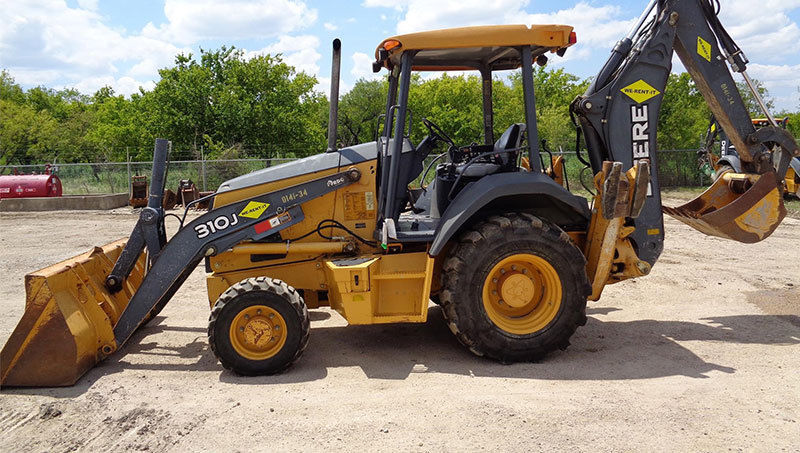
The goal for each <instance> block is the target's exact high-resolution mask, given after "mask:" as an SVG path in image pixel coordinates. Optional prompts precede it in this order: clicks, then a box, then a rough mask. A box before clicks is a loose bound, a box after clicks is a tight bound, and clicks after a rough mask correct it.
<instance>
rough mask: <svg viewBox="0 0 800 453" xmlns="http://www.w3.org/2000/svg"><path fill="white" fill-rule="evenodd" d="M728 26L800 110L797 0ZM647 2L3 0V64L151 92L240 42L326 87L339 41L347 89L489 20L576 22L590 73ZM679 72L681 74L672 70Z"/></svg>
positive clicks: (733, 8)
mask: <svg viewBox="0 0 800 453" xmlns="http://www.w3.org/2000/svg"><path fill="white" fill-rule="evenodd" d="M722 3H723V6H722V21H723V23H724V24H725V25H726V27H727V28H728V30H729V32H730V33H731V34H732V35H733V37H734V38H735V39H736V40H737V41H738V42H739V44H740V45H741V46H742V47H743V48H744V50H745V52H746V53H747V55H748V56H749V57H750V60H751V62H753V64H751V66H750V73H751V76H753V77H755V78H758V79H759V80H762V81H763V82H764V83H765V84H766V86H767V88H768V89H769V90H770V92H771V94H772V97H773V99H774V100H775V104H776V107H777V108H778V109H790V110H796V109H798V108H800V92H798V86H800V77H798V76H797V74H798V71H800V27H798V21H800V0H762V1H759V2H758V5H759V7H758V8H753V4H754V2H752V0H722ZM645 4H646V1H645V0H636V1H634V0H624V1H623V0H608V1H606V0H584V1H574V0H565V1H559V2H552V1H536V0H493V1H491V2H487V1H486V0H438V1H431V0H394V1H387V0H356V1H339V2H332V1H327V2H326V1H316V0H234V1H223V0H138V1H130V0H127V1H126V0H66V1H65V0H24V1H19V0H0V24H3V27H2V28H0V68H5V69H7V70H9V71H10V73H11V75H12V76H13V77H14V78H15V79H16V80H17V82H18V83H20V84H22V85H23V86H25V87H32V86H36V85H46V86H51V87H57V88H60V87H76V88H78V89H79V90H81V91H82V92H85V93H92V92H94V91H95V90H96V89H97V88H99V87H101V86H104V85H111V86H112V87H114V88H115V90H116V91H117V92H118V93H124V94H128V93H131V92H135V91H136V90H137V89H138V87H139V86H143V87H145V88H146V89H147V88H150V87H152V86H153V84H154V82H155V81H157V80H158V74H157V69H158V68H161V67H164V66H168V65H170V64H171V62H172V61H173V59H174V56H175V54H176V53H178V52H193V53H195V54H197V52H198V49H199V48H201V47H202V48H207V49H211V48H217V47H219V46H221V45H234V46H236V47H238V48H241V49H244V50H245V51H247V52H248V55H253V54H257V53H265V52H269V53H276V52H281V53H283V54H284V57H285V59H286V61H287V62H289V63H290V64H293V65H295V66H296V67H297V68H298V69H300V70H304V71H306V72H308V73H311V74H314V75H316V76H318V78H319V80H320V85H318V87H319V89H321V90H323V91H327V82H328V77H329V72H330V41H331V40H332V39H333V38H335V37H338V38H341V39H342V42H343V59H342V76H343V89H344V90H347V89H348V88H349V87H351V86H352V85H353V83H355V81H356V80H357V79H358V78H360V77H373V75H372V74H371V68H370V60H371V59H372V55H373V52H374V49H375V46H376V45H377V44H378V43H379V42H380V41H381V40H382V39H383V38H384V37H386V36H390V35H394V34H397V33H404V32H411V31H418V30H425V29H436V28H445V27H454V26H464V25H478V24H493V23H498V24H499V23H528V24H532V23H563V24H567V25H573V26H574V27H575V30H576V32H577V34H578V42H579V44H578V45H577V46H575V47H573V48H572V49H570V50H569V52H568V53H567V55H566V56H565V57H564V58H552V59H551V60H550V61H551V65H552V66H560V67H564V68H565V69H566V70H568V71H570V72H572V73H575V74H577V75H579V76H581V77H589V76H592V75H594V74H595V73H596V72H597V70H598V69H599V68H600V66H601V65H602V63H603V62H604V61H605V59H606V57H607V56H608V53H609V51H610V48H611V46H613V43H614V42H615V41H616V40H617V39H619V37H621V36H622V35H623V34H624V33H625V32H626V31H627V29H628V28H629V26H630V24H631V23H632V22H633V21H634V19H635V18H636V17H637V16H638V15H639V13H640V12H641V11H642V9H643V8H644V6H645ZM675 70H676V71H678V70H681V67H680V65H676V67H675Z"/></svg>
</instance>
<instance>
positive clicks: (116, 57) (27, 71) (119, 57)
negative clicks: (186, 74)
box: [0, 0, 186, 92]
mask: <svg viewBox="0 0 800 453" xmlns="http://www.w3.org/2000/svg"><path fill="white" fill-rule="evenodd" d="M93 5H94V4H93V3H92V2H83V3H82V6H85V7H86V8H91V7H93ZM4 8H5V9H4V11H3V15H4V17H5V18H6V19H4V22H5V23H4V26H3V27H2V28H0V63H1V64H2V66H3V67H5V68H7V69H9V70H10V71H11V73H12V75H13V76H14V77H15V78H16V80H17V81H18V82H20V83H22V84H23V85H39V84H47V85H54V86H65V85H66V86H71V85H74V86H77V87H79V89H83V90H86V91H87V92H91V91H92V90H93V89H96V88H99V87H100V86H103V84H109V85H111V86H112V87H113V88H115V89H116V90H117V91H118V92H132V91H136V90H135V89H133V90H132V89H131V86H133V85H134V84H136V85H137V88H138V84H139V82H136V80H142V79H144V80H145V81H146V80H147V79H151V80H152V79H154V78H156V77H157V76H158V74H157V73H156V72H155V69H156V68H158V67H160V66H164V65H167V64H169V63H170V62H171V61H172V59H173V58H174V56H175V54H176V53H178V52H180V51H183V50H186V49H181V48H179V47H177V46H175V45H173V44H171V43H168V42H165V41H161V40H158V39H154V38H148V37H144V36H125V35H123V34H122V33H121V32H120V31H118V30H115V29H113V28H111V27H109V26H107V25H105V24H104V23H103V19H102V17H101V16H100V15H98V14H97V13H96V12H94V11H91V10H89V9H82V8H69V7H67V5H66V3H65V2H64V1H62V0H33V1H26V2H10V3H6V4H5V5H4ZM131 64H133V65H134V70H132V71H131V72H130V73H123V71H120V69H119V68H120V67H127V66H130V65H131ZM101 81H102V82H103V84H100V83H101ZM98 84H100V85H98ZM142 84H144V85H146V82H142Z"/></svg>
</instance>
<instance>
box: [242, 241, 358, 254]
mask: <svg viewBox="0 0 800 453" xmlns="http://www.w3.org/2000/svg"><path fill="white" fill-rule="evenodd" d="M349 248H352V243H350V242H290V243H288V244H287V243H285V242H250V243H244V244H239V245H235V246H234V247H233V248H232V249H231V251H232V252H233V253H235V254H237V255H284V254H286V255H293V254H305V253H312V254H326V253H342V252H344V251H345V250H347V249H349Z"/></svg>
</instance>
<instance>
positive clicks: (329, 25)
mask: <svg viewBox="0 0 800 453" xmlns="http://www.w3.org/2000/svg"><path fill="white" fill-rule="evenodd" d="M322 26H323V27H325V30H328V31H336V30H337V29H338V28H339V27H337V26H336V25H335V24H332V23H330V22H325V23H324V24H322Z"/></svg>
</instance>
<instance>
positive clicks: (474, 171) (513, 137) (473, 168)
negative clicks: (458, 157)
mask: <svg viewBox="0 0 800 453" xmlns="http://www.w3.org/2000/svg"><path fill="white" fill-rule="evenodd" d="M524 132H525V124H523V123H514V124H512V125H511V126H509V127H508V129H506V130H505V132H503V135H501V136H500V138H498V139H497V141H496V142H494V150H495V151H496V152H498V153H497V154H495V156H494V157H495V159H494V160H495V162H500V163H494V162H475V163H473V164H472V165H470V166H468V167H466V168H464V167H463V166H462V167H461V168H460V169H457V170H456V171H457V172H458V173H460V174H462V175H463V176H465V177H472V178H480V177H481V176H486V175H490V174H492V173H495V172H496V171H497V170H500V169H501V168H508V167H510V166H512V165H514V164H516V162H517V156H518V155H519V150H517V151H511V152H499V151H507V150H510V149H515V148H519V147H520V145H521V144H522V139H523V137H524V136H525V134H524Z"/></svg>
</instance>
